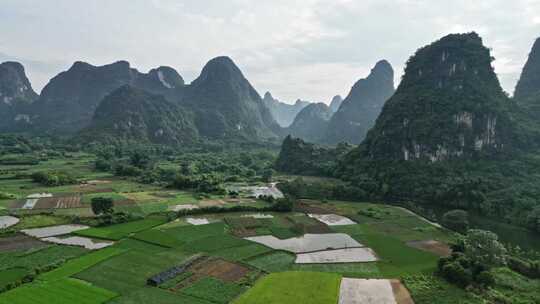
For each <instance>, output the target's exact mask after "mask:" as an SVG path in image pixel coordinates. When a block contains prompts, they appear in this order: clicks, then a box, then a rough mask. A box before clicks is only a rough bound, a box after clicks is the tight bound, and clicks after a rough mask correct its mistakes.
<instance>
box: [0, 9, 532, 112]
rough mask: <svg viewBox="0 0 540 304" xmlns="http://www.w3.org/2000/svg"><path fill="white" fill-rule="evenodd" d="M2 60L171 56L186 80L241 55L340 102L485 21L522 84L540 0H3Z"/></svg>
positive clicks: (269, 83) (503, 64)
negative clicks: (384, 66) (375, 75)
mask: <svg viewBox="0 0 540 304" xmlns="http://www.w3.org/2000/svg"><path fill="white" fill-rule="evenodd" d="M0 7H1V8H0V61H5V60H19V61H20V62H22V63H23V64H24V65H25V67H26V70H27V74H28V76H29V78H30V80H31V81H32V84H33V86H34V88H35V89H36V91H38V92H39V91H40V90H41V89H42V87H43V86H44V85H45V84H46V83H47V81H48V80H49V79H50V78H51V77H53V76H54V75H56V74H57V73H59V72H60V71H62V70H65V69H67V68H69V66H70V65H71V64H72V63H73V62H74V61H76V60H82V61H86V62H89V63H92V64H95V65H101V64H106V63H110V62H113V61H117V60H128V61H129V62H130V63H131V65H132V66H133V67H135V68H137V69H138V70H140V71H143V72H147V71H148V70H149V69H151V68H152V67H156V66H159V65H169V66H172V67H174V68H175V69H177V70H178V72H179V73H180V74H181V75H182V76H183V77H184V78H185V80H186V82H191V81H192V80H193V79H195V78H196V77H197V76H198V75H199V73H200V71H201V69H202V67H203V66H204V64H205V63H206V62H207V61H208V60H210V59H211V58H213V57H215V56H219V55H227V56H230V57H231V58H232V59H233V60H234V61H235V62H236V64H237V65H238V66H239V67H240V69H242V71H243V72H244V75H245V76H246V77H247V78H248V79H249V80H250V81H251V83H252V84H253V85H254V86H255V88H256V89H257V91H258V92H259V93H260V94H261V95H262V94H264V92H266V91H270V92H272V94H273V95H274V96H275V97H276V98H278V99H281V100H284V101H288V102H293V101H294V100H295V99H297V98H302V99H305V100H311V101H322V102H326V103H328V102H329V101H330V99H331V97H332V96H334V95H336V94H341V95H342V96H345V95H347V93H348V91H349V89H350V87H351V86H352V85H353V84H354V82H355V81H356V80H358V79H360V78H363V77H365V76H366V75H367V73H368V72H369V70H370V69H371V67H372V66H373V65H374V64H375V62H376V61H378V60H380V59H387V60H389V61H390V63H391V64H392V65H393V66H394V69H395V71H396V81H398V80H399V79H400V77H401V74H402V71H403V68H404V63H405V62H406V60H407V59H408V57H409V56H411V55H412V54H413V53H414V51H415V50H416V49H418V48H419V47H421V46H423V45H426V44H428V43H430V42H432V41H434V40H436V39H438V38H440V37H442V36H444V35H446V34H448V33H456V32H469V31H476V32H478V33H479V34H480V35H481V36H482V37H483V38H484V43H485V44H486V45H487V46H488V47H490V48H492V50H493V53H492V55H493V56H494V57H495V58H496V61H495V62H494V66H495V70H496V72H497V73H498V75H499V78H500V80H501V83H502V85H503V88H504V89H505V90H506V91H508V92H510V93H512V92H513V90H514V86H515V83H516V81H517V79H518V77H519V73H520V70H521V68H522V66H523V64H524V62H525V60H526V58H527V55H528V53H529V51H530V47H531V46H532V43H533V41H534V39H536V38H537V37H539V36H540V0H512V1H508V0H489V1H487V0H486V1H484V0H476V1H471V0H452V1H442V0H268V1H260V0H84V1H83V0H47V1H43V0H33V1H30V0H2V1H1V3H0Z"/></svg>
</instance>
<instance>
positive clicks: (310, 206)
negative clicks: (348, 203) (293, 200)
mask: <svg viewBox="0 0 540 304" xmlns="http://www.w3.org/2000/svg"><path fill="white" fill-rule="evenodd" d="M333 209H334V208H333V207H332V206H322V205H321V203H320V202H319V201H314V200H306V199H303V200H299V201H298V203H297V204H296V206H295V211H298V212H302V213H312V214H327V213H333V212H334V211H335V210H333Z"/></svg>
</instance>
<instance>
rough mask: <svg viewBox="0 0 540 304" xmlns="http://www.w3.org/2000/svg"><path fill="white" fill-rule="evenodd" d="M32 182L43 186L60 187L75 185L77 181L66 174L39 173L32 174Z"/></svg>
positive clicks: (58, 172) (55, 172)
mask: <svg viewBox="0 0 540 304" xmlns="http://www.w3.org/2000/svg"><path fill="white" fill-rule="evenodd" d="M31 177H32V181H33V182H35V183H40V184H42V185H45V186H62V185H69V184H75V183H76V182H77V179H76V178H74V177H73V176H71V175H69V174H68V173H66V172H60V171H39V172H35V173H33V174H32V176H31Z"/></svg>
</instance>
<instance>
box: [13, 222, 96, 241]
mask: <svg viewBox="0 0 540 304" xmlns="http://www.w3.org/2000/svg"><path fill="white" fill-rule="evenodd" d="M88 228H90V227H88V226H84V225H58V226H50V227H44V228H33V229H23V230H21V232H22V233H24V234H27V235H29V236H33V237H37V238H45V237H50V236H57V235H63V234H68V233H72V232H75V231H79V230H84V229H88Z"/></svg>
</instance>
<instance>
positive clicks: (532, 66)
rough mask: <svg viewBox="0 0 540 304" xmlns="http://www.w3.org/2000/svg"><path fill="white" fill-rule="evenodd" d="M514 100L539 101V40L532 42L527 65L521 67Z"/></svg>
mask: <svg viewBox="0 0 540 304" xmlns="http://www.w3.org/2000/svg"><path fill="white" fill-rule="evenodd" d="M514 98H515V99H516V100H518V102H526V101H527V99H531V98H536V99H540V38H538V39H536V41H535V42H534V45H533V47H532V49H531V52H530V54H529V58H528V60H527V63H526V64H525V66H524V67H523V72H522V73H521V77H520V78H519V81H518V83H517V85H516V90H515V92H514Z"/></svg>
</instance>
